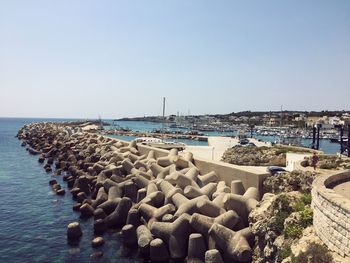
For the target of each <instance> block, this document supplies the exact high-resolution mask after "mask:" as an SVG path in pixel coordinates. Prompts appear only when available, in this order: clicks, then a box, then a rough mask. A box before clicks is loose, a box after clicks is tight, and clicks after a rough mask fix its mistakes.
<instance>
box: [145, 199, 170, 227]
mask: <svg viewBox="0 0 350 263" xmlns="http://www.w3.org/2000/svg"><path fill="white" fill-rule="evenodd" d="M174 212H175V207H174V206H173V205H172V204H167V205H164V206H162V207H160V208H156V207H154V206H151V205H149V204H141V205H140V207H139V213H140V215H141V216H142V217H143V218H144V219H145V220H146V221H147V223H148V226H151V225H152V223H153V222H155V221H160V220H161V219H162V218H163V216H164V215H166V214H171V213H174Z"/></svg>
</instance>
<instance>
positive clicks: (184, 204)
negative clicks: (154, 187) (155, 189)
mask: <svg viewBox="0 0 350 263" xmlns="http://www.w3.org/2000/svg"><path fill="white" fill-rule="evenodd" d="M172 200H173V203H174V204H175V206H176V207H177V211H176V213H175V215H174V216H175V217H176V218H177V217H179V216H181V215H182V214H184V213H187V214H188V215H192V214H193V213H195V212H197V211H198V207H197V202H199V201H200V200H208V197H207V196H206V195H202V196H199V197H196V198H194V199H191V200H189V199H187V198H186V197H185V196H184V195H182V194H180V193H177V194H174V195H173V196H172Z"/></svg>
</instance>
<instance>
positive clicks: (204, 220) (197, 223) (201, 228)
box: [190, 210, 239, 237]
mask: <svg viewBox="0 0 350 263" xmlns="http://www.w3.org/2000/svg"><path fill="white" fill-rule="evenodd" d="M238 222H239V216H238V215H237V214H236V212H234V211H232V210H231V211H227V212H225V213H224V214H222V215H219V216H217V217H215V218H213V217H208V216H205V215H201V214H198V213H194V214H193V215H192V216H191V219H190V225H191V227H192V228H193V229H194V230H196V231H197V232H198V233H201V234H202V235H203V236H204V237H207V236H208V231H209V229H210V228H211V226H212V225H213V224H214V223H217V224H220V225H223V226H225V227H227V228H230V229H231V228H233V227H234V226H235V225H236V224H237V223H238Z"/></svg>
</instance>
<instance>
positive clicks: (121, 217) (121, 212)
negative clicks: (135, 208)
mask: <svg viewBox="0 0 350 263" xmlns="http://www.w3.org/2000/svg"><path fill="white" fill-rule="evenodd" d="M131 206H132V202H131V200H130V198H127V197H123V198H122V199H121V200H120V202H119V204H118V206H117V208H116V209H115V210H114V212H112V213H111V214H110V215H108V216H107V217H106V218H105V219H104V221H105V223H106V225H107V226H108V227H115V226H122V225H125V222H126V219H127V216H128V212H129V210H130V208H131Z"/></svg>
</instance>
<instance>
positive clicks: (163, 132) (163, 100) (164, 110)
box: [162, 97, 165, 134]
mask: <svg viewBox="0 0 350 263" xmlns="http://www.w3.org/2000/svg"><path fill="white" fill-rule="evenodd" d="M164 124H165V97H163V123H162V133H163V134H164Z"/></svg>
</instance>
